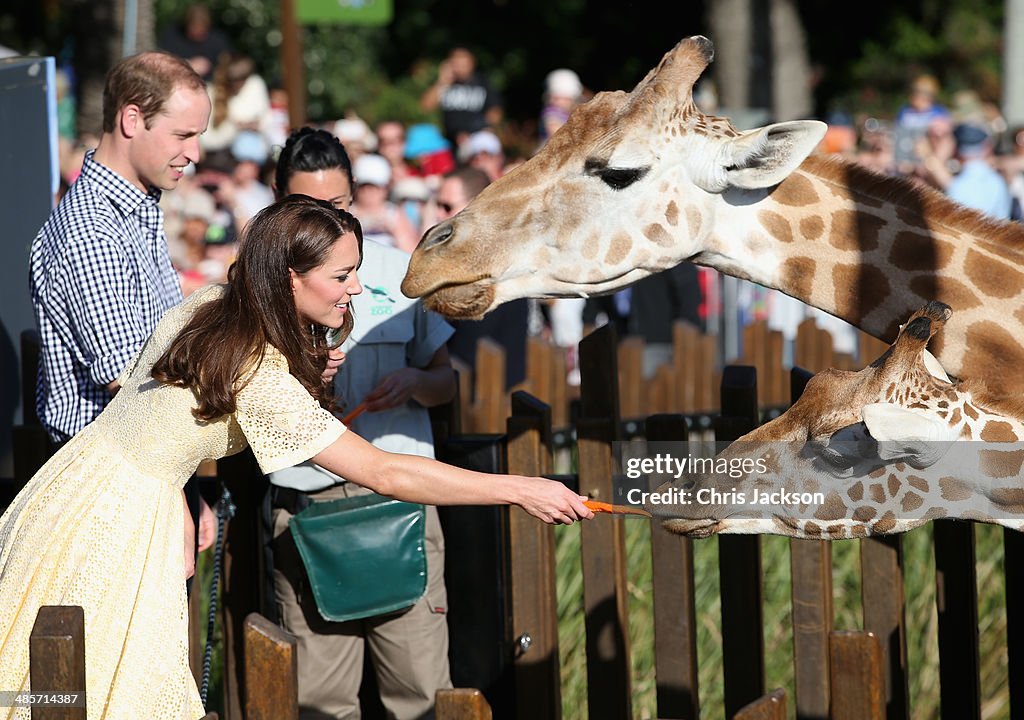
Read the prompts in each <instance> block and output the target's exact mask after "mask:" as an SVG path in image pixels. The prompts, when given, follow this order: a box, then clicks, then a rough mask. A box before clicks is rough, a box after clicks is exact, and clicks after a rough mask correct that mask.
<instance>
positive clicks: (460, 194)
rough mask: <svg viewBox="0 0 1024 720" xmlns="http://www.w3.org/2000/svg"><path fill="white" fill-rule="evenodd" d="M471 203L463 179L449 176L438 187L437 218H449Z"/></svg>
mask: <svg viewBox="0 0 1024 720" xmlns="http://www.w3.org/2000/svg"><path fill="white" fill-rule="evenodd" d="M468 204H469V200H468V199H467V198H466V193H465V191H464V190H463V187H462V181H461V180H459V179H458V178H447V179H446V180H445V181H444V182H442V183H441V187H439V188H438V189H437V219H438V220H447V219H448V218H450V217H451V216H452V215H454V214H455V213H457V212H459V211H460V210H462V208H464V207H466V205H468Z"/></svg>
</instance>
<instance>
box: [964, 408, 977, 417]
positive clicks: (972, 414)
mask: <svg viewBox="0 0 1024 720" xmlns="http://www.w3.org/2000/svg"><path fill="white" fill-rule="evenodd" d="M964 415H966V416H967V417H969V418H970V419H971V420H977V419H978V411H977V410H976V409H975V408H974V406H972V405H964Z"/></svg>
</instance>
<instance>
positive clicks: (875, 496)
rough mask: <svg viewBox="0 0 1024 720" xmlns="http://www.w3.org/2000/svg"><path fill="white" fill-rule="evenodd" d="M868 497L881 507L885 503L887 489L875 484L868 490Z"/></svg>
mask: <svg viewBox="0 0 1024 720" xmlns="http://www.w3.org/2000/svg"><path fill="white" fill-rule="evenodd" d="M868 495H869V497H870V498H871V502H875V503H878V504H879V505H881V504H882V503H884V502H885V488H884V487H882V485H881V483H873V484H872V485H871V486H870V487H869V488H868Z"/></svg>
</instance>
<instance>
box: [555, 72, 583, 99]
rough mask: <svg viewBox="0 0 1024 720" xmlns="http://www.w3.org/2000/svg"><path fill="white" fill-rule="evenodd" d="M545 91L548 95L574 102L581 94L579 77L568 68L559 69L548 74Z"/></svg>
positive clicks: (581, 88)
mask: <svg viewBox="0 0 1024 720" xmlns="http://www.w3.org/2000/svg"><path fill="white" fill-rule="evenodd" d="M547 89H548V94H549V95H558V96H559V97H567V98H572V99H573V100H576V99H578V98H579V96H580V95H581V94H582V93H583V83H581V82H580V78H579V75H577V74H576V73H574V72H573V71H572V70H569V69H568V68H559V69H558V70H552V71H551V72H549V73H548V78H547Z"/></svg>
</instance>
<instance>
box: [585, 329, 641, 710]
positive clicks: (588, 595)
mask: <svg viewBox="0 0 1024 720" xmlns="http://www.w3.org/2000/svg"><path fill="white" fill-rule="evenodd" d="M617 359H618V358H617V339H616V334H615V328H614V327H613V326H611V325H605V326H603V327H600V328H598V329H597V330H595V331H593V332H592V333H590V334H589V335H587V336H586V337H585V338H583V340H582V342H580V374H581V379H582V394H581V406H580V407H581V413H580V414H581V417H580V418H579V419H578V420H577V422H576V432H577V437H578V448H579V478H580V494H581V495H587V496H589V497H591V498H593V499H595V500H604V501H606V502H611V499H612V498H613V488H612V474H613V472H614V462H613V455H612V443H613V442H615V441H616V440H618V439H619V397H618V392H617V390H618V381H617V378H618V367H617ZM580 534H581V546H582V553H581V554H582V564H583V607H584V611H585V613H586V620H585V627H586V632H587V642H586V646H587V701H588V710H589V713H588V714H589V717H590V720H604V719H605V718H607V719H608V720H620V719H621V718H628V717H632V715H633V712H632V701H631V691H630V685H631V683H630V663H629V632H628V626H627V622H628V620H627V614H626V542H625V532H624V529H623V521H622V520H621V519H620V518H614V517H611V516H607V515H604V516H600V517H597V518H595V519H594V520H592V521H590V522H586V523H583V525H582V526H581V528H580Z"/></svg>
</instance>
